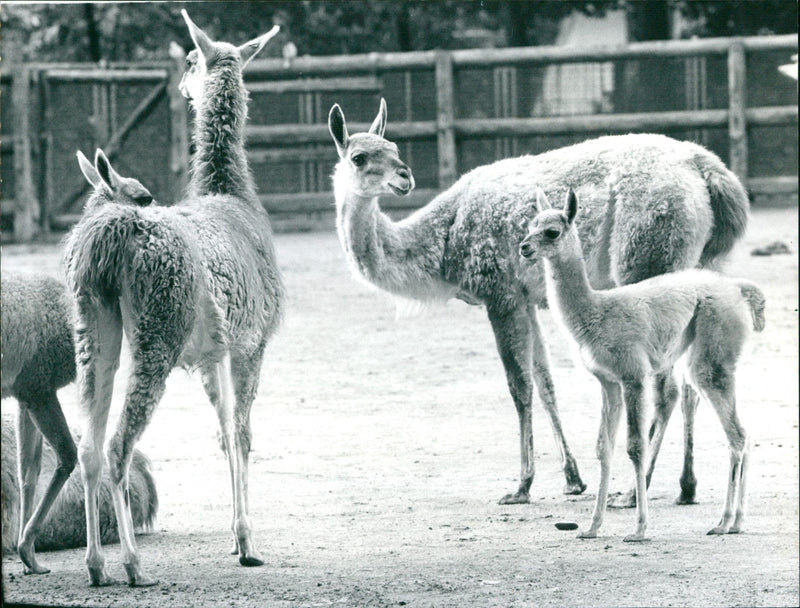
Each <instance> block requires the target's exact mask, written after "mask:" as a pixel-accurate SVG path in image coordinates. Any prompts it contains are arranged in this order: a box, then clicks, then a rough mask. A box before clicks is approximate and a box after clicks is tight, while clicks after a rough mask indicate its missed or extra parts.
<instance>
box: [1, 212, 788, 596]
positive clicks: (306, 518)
mask: <svg viewBox="0 0 800 608" xmlns="http://www.w3.org/2000/svg"><path fill="white" fill-rule="evenodd" d="M797 222H798V216H797V210H796V208H795V209H772V210H770V209H765V210H759V211H756V212H755V213H754V215H753V218H752V221H751V225H750V229H749V232H748V236H747V238H746V239H745V240H744V242H743V243H742V244H741V245H740V247H739V248H738V250H737V252H736V253H735V255H734V256H733V258H732V261H731V264H730V267H729V272H730V274H734V275H737V276H743V277H748V278H751V279H754V280H756V281H758V282H759V283H760V284H761V285H762V287H763V289H764V291H765V293H766V295H767V301H768V306H767V328H766V330H765V332H764V333H762V334H755V335H753V336H752V338H751V339H750V341H749V343H748V345H747V347H746V351H745V354H744V356H743V359H742V362H741V366H740V371H739V376H738V390H739V405H740V415H741V417H742V420H743V423H744V424H745V426H746V428H747V429H748V430H749V432H750V433H751V437H752V442H753V453H752V461H751V462H752V465H751V469H750V474H751V477H750V480H751V481H750V514H749V520H748V522H747V525H746V534H742V535H738V536H732V535H729V536H723V537H709V536H706V535H705V532H706V531H707V530H708V529H709V528H710V527H712V526H713V525H714V524H716V522H717V520H718V517H719V514H720V511H721V505H722V501H723V494H724V489H725V484H726V471H727V464H728V453H727V444H726V441H725V438H724V435H723V433H722V429H721V427H720V425H719V423H718V421H717V419H716V417H715V415H714V414H713V412H712V410H711V408H710V407H708V406H707V405H705V404H701V407H700V409H699V411H698V418H697V435H696V472H697V477H698V481H699V483H698V499H699V501H700V502H699V504H697V505H693V506H676V505H675V504H674V503H673V500H674V498H675V497H676V496H677V493H678V477H679V474H680V466H681V457H682V441H681V421H680V414H676V416H675V417H676V420H675V421H673V423H672V424H671V425H670V428H669V429H668V432H667V436H666V439H665V442H664V447H663V448H662V452H661V457H660V460H659V465H658V467H657V469H656V474H655V475H654V478H653V483H652V486H651V490H650V527H649V529H648V533H649V536H650V537H651V541H650V542H648V543H643V544H637V545H630V544H626V543H623V542H622V537H623V536H624V535H625V534H627V533H628V532H630V531H632V529H633V526H634V513H633V512H632V511H630V510H624V511H610V512H609V513H608V516H607V519H606V523H605V525H604V527H603V529H602V530H601V536H600V538H598V539H596V540H589V541H585V540H578V539H576V538H575V532H563V531H559V530H557V529H556V528H555V527H554V523H555V522H557V521H562V520H567V521H575V522H578V523H579V524H580V525H581V526H585V525H586V524H588V520H589V516H590V513H591V509H592V503H593V493H594V492H595V490H596V488H597V482H598V477H599V471H598V465H597V463H596V460H595V456H594V445H595V435H596V429H597V425H598V421H599V409H600V408H599V388H598V386H597V385H596V382H595V380H594V379H593V378H592V377H591V376H589V375H588V374H587V373H586V372H585V371H584V370H583V368H582V367H576V366H575V365H574V364H573V362H572V361H571V359H570V356H569V353H568V349H567V347H566V343H565V341H564V340H563V339H562V338H561V336H560V335H558V333H557V330H556V328H555V327H554V325H553V323H552V319H551V317H550V315H549V313H544V314H543V315H542V317H543V319H542V321H543V324H544V326H545V331H546V334H547V336H548V337H549V339H550V340H549V341H550V345H551V354H552V362H553V368H554V376H555V382H556V387H557V389H558V393H559V399H560V408H561V415H562V420H563V423H564V426H565V428H566V431H567V436H568V439H569V442H570V445H571V447H572V449H573V451H574V453H575V456H576V458H577V460H578V463H579V467H580V469H581V473H582V476H583V478H584V481H586V482H587V483H588V484H589V488H588V490H587V491H586V492H585V494H584V495H582V496H579V497H566V496H564V495H563V494H562V493H561V489H562V486H563V483H564V479H563V476H562V473H561V471H560V464H559V458H558V454H557V451H556V448H555V444H554V441H553V439H552V435H551V432H550V429H549V425H548V422H547V419H546V417H545V414H544V412H543V411H542V410H541V408H538V409H536V410H535V411H534V429H535V441H536V451H537V461H536V464H537V475H536V479H535V481H534V486H533V489H532V502H531V504H529V505H519V506H501V505H498V504H497V499H499V498H500V497H501V496H502V495H504V494H505V493H507V492H509V491H511V490H513V489H515V488H516V484H517V471H518V466H519V462H518V458H519V456H518V447H517V445H518V440H517V423H516V413H515V412H514V408H513V406H512V403H511V400H510V397H509V395H508V392H507V389H506V385H505V379H504V374H503V370H502V367H501V364H500V361H499V359H498V357H497V355H496V352H495V347H494V342H493V338H492V335H491V330H490V328H489V325H488V323H487V322H486V320H485V314H484V312H483V311H482V310H481V309H479V308H471V307H468V306H466V305H465V304H462V303H461V302H451V303H449V304H447V305H446V306H443V307H439V308H433V309H430V310H427V311H424V312H423V313H422V314H421V315H420V316H417V317H414V318H405V319H399V320H398V319H396V318H395V308H394V303H393V301H392V300H391V299H389V298H388V297H387V296H385V295H383V294H381V293H378V292H375V291H372V290H370V289H369V288H367V287H366V286H364V285H363V284H361V283H358V282H356V281H354V280H353V279H352V278H351V277H350V275H349V273H348V270H347V268H346V266H345V263H344V259H343V256H342V253H341V251H340V249H339V245H338V243H337V241H336V239H335V236H334V235H333V234H331V233H309V234H294V235H278V236H277V237H276V242H277V249H278V252H279V256H280V261H281V264H282V268H283V272H284V275H285V277H286V282H287V285H288V289H289V293H290V302H289V306H288V311H289V312H288V316H287V318H286V320H285V323H284V326H283V328H282V330H281V331H280V334H279V336H278V337H277V338H276V339H275V340H274V341H273V343H272V344H271V345H270V346H269V347H268V350H267V357H266V361H265V363H264V369H263V373H262V381H261V387H260V390H259V394H258V397H257V400H256V403H255V406H254V408H253V428H254V444H253V445H254V451H253V454H252V457H251V462H252V465H251V474H250V475H251V476H250V492H251V494H250V503H251V515H252V521H253V523H254V525H255V529H256V541H257V543H258V546H259V548H260V550H261V551H262V552H263V553H264V555H265V556H266V558H267V563H266V565H265V566H263V567H261V568H255V569H246V568H243V567H240V566H239V565H238V562H237V560H236V558H235V557H234V556H231V555H229V554H228V550H229V548H230V546H231V534H230V532H229V526H230V518H231V508H230V490H229V487H230V486H229V482H228V477H227V465H226V463H225V461H224V459H223V457H222V454H221V452H220V451H219V450H218V447H217V442H216V439H215V432H216V418H215V414H214V412H213V410H212V408H211V407H210V405H209V404H208V402H207V401H206V398H205V396H204V394H203V392H202V389H201V387H200V382H199V379H198V378H196V377H192V376H190V375H188V374H187V373H185V372H182V371H176V372H174V373H173V375H172V377H171V378H170V381H169V385H168V389H167V393H166V395H165V397H164V399H163V400H162V402H161V404H160V406H159V409H158V410H157V412H156V414H155V417H154V420H153V422H152V424H151V425H150V427H149V429H148V430H147V432H146V433H145V435H144V437H143V439H142V441H141V443H140V447H141V448H142V450H143V451H145V453H147V454H148V455H149V456H150V458H151V459H152V460H153V463H154V467H155V474H156V479H157V483H158V489H159V494H160V501H161V510H160V514H159V522H158V527H157V530H158V531H157V532H156V533H154V534H151V535H148V536H141V537H139V547H140V549H141V555H142V562H143V564H144V566H145V568H146V570H147V571H148V572H149V573H150V574H153V575H155V576H156V577H158V579H159V580H160V583H159V584H158V585H157V586H155V587H151V588H146V589H133V588H129V587H127V586H117V587H111V588H103V589H95V588H90V587H88V578H87V575H86V572H85V569H84V561H83V560H84V550H83V549H74V550H66V551H57V552H50V553H44V554H42V555H41V561H42V562H43V563H45V564H47V565H49V566H50V567H51V568H52V573H50V574H48V575H46V576H23V575H22V574H21V571H22V568H21V564H20V563H19V560H18V558H17V557H16V556H10V557H8V556H7V557H5V558H4V559H3V579H2V581H3V591H4V594H5V599H6V601H8V602H28V603H39V604H42V603H50V604H56V605H62V606H141V607H148V606H152V607H157V608H162V607H166V606H253V607H272V606H293V607H294V606H298V607H303V606H309V607H310V606H459V607H461V606H497V607H500V606H502V607H510V606H541V607H544V606H797V605H798V603H799V601H800V598H799V597H798V314H797V303H798V266H797V225H798V224H797ZM774 240H782V241H784V242H786V243H787V244H788V245H789V246H790V248H791V250H792V253H791V254H790V255H780V256H772V257H752V256H750V254H749V252H750V250H751V249H752V248H753V247H755V246H760V245H765V244H768V243H769V242H771V241H774ZM58 256H59V253H58V247H57V246H49V245H48V246H43V245H38V246H32V247H22V246H19V247H12V246H9V247H4V248H3V256H2V264H3V268H7V267H20V268H37V269H45V270H47V271H49V272H52V273H53V274H60V269H59V257H58ZM125 367H126V363H125V362H123V368H122V370H121V372H122V374H124V373H125ZM119 378H120V380H118V382H119V386H122V385H123V384H122V383H123V380H122V379H121V378H124V375H122V376H119ZM62 398H63V400H64V403H65V408H66V409H67V414H68V418H69V419H70V420H71V421H72V422H77V421H78V420H79V419H78V417H77V414H76V408H75V390H74V387H67V388H66V389H65V390H64V391H62ZM3 407H4V408H5V407H14V405H13V402H11V401H4V402H3ZM118 408H119V401H118V400H115V405H114V410H113V412H112V423H113V417H114V416H115V415H116V412H117V411H118ZM620 436H621V437H624V434H621V435H620ZM619 443H620V445H619V446H618V450H617V455H616V458H615V469H614V470H615V477H614V480H613V482H612V490H613V489H616V490H622V489H626V488H627V487H628V485H629V483H630V481H631V477H632V468H631V466H630V464H629V461H628V459H627V457H626V455H625V453H624V445H623V444H624V441H620V442H619ZM106 560H107V565H108V568H109V571H110V573H111V574H112V575H113V576H116V577H118V578H124V572H123V569H122V565H121V563H120V555H119V546H118V545H115V546H109V547H107V551H106Z"/></svg>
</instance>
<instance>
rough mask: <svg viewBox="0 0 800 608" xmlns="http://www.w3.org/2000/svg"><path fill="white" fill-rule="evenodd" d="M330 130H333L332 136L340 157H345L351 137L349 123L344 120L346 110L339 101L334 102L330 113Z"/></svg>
mask: <svg viewBox="0 0 800 608" xmlns="http://www.w3.org/2000/svg"><path fill="white" fill-rule="evenodd" d="M328 131H330V132H331V137H333V141H334V143H335V144H336V151H337V152H338V153H339V157H341V158H344V153H345V151H346V150H347V143H348V141H349V139H350V138H349V137H348V135H347V123H346V122H345V120H344V112H342V108H340V107H339V104H338V103H335V104H333V107H332V108H331V111H330V113H329V114H328Z"/></svg>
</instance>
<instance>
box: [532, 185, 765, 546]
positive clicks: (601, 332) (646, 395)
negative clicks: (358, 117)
mask: <svg viewBox="0 0 800 608" xmlns="http://www.w3.org/2000/svg"><path fill="white" fill-rule="evenodd" d="M537 206H538V207H539V213H538V214H537V215H536V217H535V218H534V219H533V220H532V221H531V223H530V226H529V228H528V234H527V236H526V237H525V239H524V240H523V241H522V243H521V244H520V248H519V251H520V255H521V256H522V257H523V258H524V259H525V260H526V261H528V262H534V261H536V260H537V259H538V258H541V259H542V260H543V261H544V270H545V283H546V287H547V298H548V301H549V303H550V306H551V308H552V310H553V312H554V316H555V318H556V320H557V321H558V324H559V325H560V326H561V329H562V330H563V331H564V333H565V334H566V335H567V336H568V337H570V338H572V339H573V340H574V343H575V346H576V347H577V350H578V352H580V356H581V359H582V360H583V363H584V365H585V366H586V368H587V369H588V370H589V371H590V372H592V373H593V374H594V375H595V377H596V378H597V379H598V380H599V381H600V384H601V386H602V389H603V411H602V417H601V422H600V433H599V435H598V439H597V457H598V459H599V460H600V487H599V489H598V491H597V500H596V501H595V506H594V513H593V514H592V523H591V526H590V527H589V529H588V530H585V531H582V532H581V533H580V534H579V538H595V537H596V536H597V531H598V530H599V528H600V526H601V524H602V523H603V514H604V512H605V508H606V499H607V497H608V482H609V479H610V477H611V457H612V454H613V452H614V438H615V435H616V431H617V427H618V426H619V418H620V413H621V412H622V406H623V403H624V404H625V411H626V414H627V420H628V455H629V456H630V458H631V461H632V462H633V467H634V470H635V472H636V487H635V489H636V510H637V524H636V530H635V531H634V533H633V534H631V535H629V536H626V537H625V541H628V542H632V541H643V540H646V538H645V529H646V527H647V486H646V482H645V463H646V462H647V458H646V456H647V454H646V452H647V450H648V441H647V437H646V434H645V428H646V424H647V421H646V420H645V419H644V418H645V416H644V412H645V411H646V410H647V408H646V407H645V406H646V404H647V403H648V401H649V400H651V399H652V395H653V388H654V386H653V385H654V378H655V377H656V375H657V374H659V373H661V372H663V371H664V370H670V369H671V368H672V366H673V365H674V364H675V363H676V361H677V360H678V359H679V358H680V357H681V356H682V355H683V354H684V353H685V354H687V359H688V360H687V364H688V365H687V367H688V372H689V373H688V376H689V381H690V382H691V383H692V385H693V386H694V387H695V388H696V389H697V390H698V391H699V393H700V394H701V395H702V396H703V397H705V399H706V400H707V401H709V402H710V403H711V405H712V406H713V407H714V410H715V411H716V412H717V415H718V416H719V419H720V421H721V422H722V426H723V428H724V429H725V434H726V435H727V437H728V442H729V444H730V470H729V472H728V492H727V496H726V498H725V507H724V510H723V513H722V518H721V520H720V522H719V524H718V525H716V526H715V527H714V528H712V529H711V530H710V531H709V532H708V533H709V534H726V533H730V534H735V533H738V532H741V530H742V524H743V521H744V516H745V507H746V499H747V466H748V459H749V453H748V439H747V435H746V433H745V431H744V429H743V428H742V425H741V423H740V422H739V418H738V416H737V415H736V397H735V392H734V372H735V368H736V362H737V361H738V359H739V355H740V354H741V351H742V345H743V344H744V340H745V337H746V336H747V333H748V325H749V324H751V323H752V325H753V327H754V329H755V330H756V331H761V330H762V329H763V328H764V294H763V293H762V292H761V290H760V289H759V288H758V287H757V286H756V285H755V284H753V283H751V282H750V281H746V280H743V279H730V278H726V277H723V276H721V275H719V274H717V273H714V272H711V271H708V270H684V271H680V272H674V273H667V274H664V275H660V276H657V277H654V278H651V279H646V280H644V281H641V282H639V283H635V284H632V285H626V286H622V287H616V288H613V289H609V290H606V291H596V290H594V289H592V287H591V286H590V284H589V279H588V277H587V271H586V264H585V262H584V260H583V255H582V251H581V243H580V240H579V238H578V231H577V230H576V228H575V218H576V217H577V215H578V198H577V196H576V195H575V193H574V192H573V191H572V189H570V190H569V191H568V192H567V196H566V202H565V204H564V208H563V210H561V211H558V210H555V209H551V208H550V204H549V203H548V202H547V198H546V196H545V195H544V193H543V192H542V191H541V190H539V191H537Z"/></svg>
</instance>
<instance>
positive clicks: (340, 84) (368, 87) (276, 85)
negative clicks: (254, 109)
mask: <svg viewBox="0 0 800 608" xmlns="http://www.w3.org/2000/svg"><path fill="white" fill-rule="evenodd" d="M246 84H247V90H248V91H250V92H251V93H312V92H318V91H380V90H381V81H380V80H379V79H378V78H376V77H375V76H363V77H358V76H354V77H350V78H302V79H299V80H269V81H260V82H247V83H246Z"/></svg>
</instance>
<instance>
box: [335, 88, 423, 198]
mask: <svg viewBox="0 0 800 608" xmlns="http://www.w3.org/2000/svg"><path fill="white" fill-rule="evenodd" d="M328 130H329V131H330V133H331V137H333V141H334V143H335V144H336V151H337V152H338V153H339V158H340V161H339V165H338V166H337V174H338V172H339V171H345V172H346V174H347V175H348V176H349V185H348V186H349V187H350V188H352V189H353V190H354V191H355V192H356V194H359V195H361V196H378V195H381V194H387V193H389V192H391V193H392V194H395V195H397V196H405V195H406V194H408V193H409V192H411V191H412V190H413V189H414V176H413V175H412V174H411V169H410V168H409V167H408V165H406V164H405V163H404V162H403V161H402V160H400V152H399V150H398V149H397V145H396V144H394V143H392V142H390V141H388V140H386V139H384V137H383V134H384V132H385V131H386V100H384V99H381V107H380V110H379V111H378V115H377V116H376V117H375V120H374V121H372V125H371V126H370V128H369V131H368V132H367V133H355V134H353V135H348V133H347V123H346V122H345V119H344V112H342V109H341V108H340V107H339V104H333V107H332V108H331V111H330V114H328Z"/></svg>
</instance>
